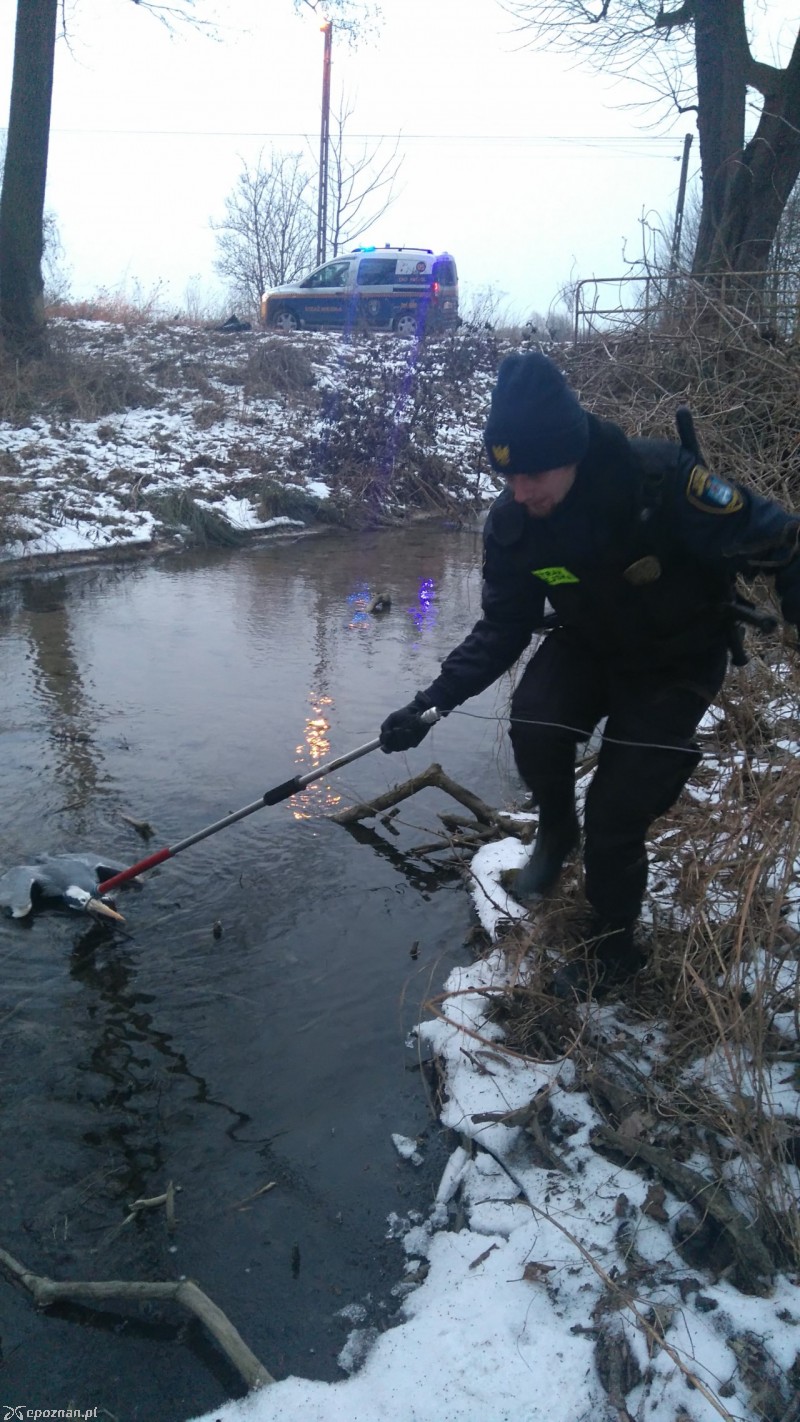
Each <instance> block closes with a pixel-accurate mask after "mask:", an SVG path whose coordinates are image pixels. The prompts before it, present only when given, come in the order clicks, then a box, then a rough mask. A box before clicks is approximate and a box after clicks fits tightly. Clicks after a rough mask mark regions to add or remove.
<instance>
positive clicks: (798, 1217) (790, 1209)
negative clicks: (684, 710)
mask: <svg viewBox="0 0 800 1422" xmlns="http://www.w3.org/2000/svg"><path fill="white" fill-rule="evenodd" d="M762 652H763V656H758V657H755V658H753V660H751V662H750V663H749V665H748V667H747V668H745V669H743V670H742V671H739V672H736V673H735V674H734V676H733V677H731V679H730V680H729V684H728V688H727V691H726V693H725V695H724V700H723V702H722V703H721V707H720V709H724V710H725V717H724V720H720V722H719V724H718V726H717V727H716V729H715V730H714V732H713V734H711V735H708V736H706V737H705V739H704V742H703V749H704V760H703V762H702V764H701V766H700V767H699V769H698V772H697V773H696V775H695V776H694V778H693V780H692V781H691V782H690V784H689V787H688V788H687V791H686V792H684V795H683V796H682V797H681V799H680V800H679V801H678V803H677V805H676V806H674V807H673V809H672V810H671V811H670V812H669V814H668V815H666V816H665V817H664V818H663V819H662V820H660V821H658V822H657V823H656V825H655V826H654V828H653V832H652V838H651V841H650V845H649V849H650V859H651V873H650V896H649V898H648V900H647V901H646V905H645V913H644V916H643V927H642V935H641V936H642V940H643V943H644V945H645V946H646V947H647V948H648V950H649V967H648V971H647V973H645V974H643V975H642V976H641V977H640V978H639V979H638V980H637V981H636V983H635V984H633V985H630V986H629V987H628V988H627V989H625V990H624V991H623V992H622V993H621V996H620V1004H621V1007H620V1010H621V1011H622V1013H623V1016H624V1015H625V1014H629V1021H630V1022H631V1023H634V1024H635V1025H636V1028H637V1032H639V1033H640V1034H641V1032H642V1031H647V1030H648V1024H649V1030H651V1031H652V1033H653V1034H659V1033H664V1034H665V1039H664V1048H663V1051H662V1052H661V1053H660V1055H659V1057H658V1061H657V1064H656V1066H655V1069H654V1070H652V1071H650V1070H649V1069H648V1071H647V1072H646V1073H644V1074H642V1075H641V1076H639V1077H638V1078H637V1079H636V1081H635V1089H634V1090H633V1095H634V1096H635V1095H636V1093H638V1094H639V1102H638V1106H637V1108H636V1109H637V1110H640V1111H641V1113H642V1115H643V1118H645V1119H646V1120H647V1122H648V1124H647V1125H646V1127H645V1128H644V1129H645V1134H646V1139H647V1140H648V1142H649V1143H651V1144H653V1145H656V1146H658V1147H660V1148H662V1149H663V1150H664V1151H667V1152H669V1155H670V1158H672V1159H676V1160H679V1161H680V1160H684V1161H686V1160H690V1159H693V1158H694V1159H695V1160H696V1159H697V1157H702V1158H703V1159H704V1160H705V1162H706V1166H705V1170H704V1173H705V1174H706V1176H707V1178H709V1179H714V1180H716V1181H717V1182H718V1184H719V1186H720V1188H721V1189H723V1190H724V1191H726V1192H727V1194H728V1195H729V1196H730V1198H731V1199H732V1200H733V1201H734V1202H735V1204H736V1206H737V1208H738V1209H739V1210H740V1211H741V1212H742V1214H743V1215H744V1216H746V1217H747V1219H748V1220H750V1221H751V1222H752V1229H753V1231H754V1232H755V1233H756V1234H757V1235H758V1237H759V1239H760V1240H761V1241H763V1244H764V1246H765V1248H766V1249H767V1251H768V1252H769V1254H770V1256H771V1258H772V1260H773V1262H774V1265H775V1267H778V1268H781V1267H782V1268H787V1269H795V1270H796V1269H800V1190H799V1189H798V1185H799V1184H800V1172H799V1171H798V1167H800V1114H799V1113H798V1112H797V1097H796V1096H794V1095H793V1092H794V1091H796V1089H797V1088H798V1086H799V1085H800V929H799V928H798V927H797V926H796V925H797V924H798V923H800V913H799V912H798V906H799V905H800V884H798V881H797V873H798V865H799V864H800V765H798V763H797V760H796V758H795V754H794V749H793V746H791V745H790V744H789V743H788V742H789V740H790V739H794V738H795V737H796V735H797V708H798V705H800V658H798V654H797V652H796V651H795V650H794V649H791V651H790V652H789V657H788V659H787V658H786V657H785V655H784V653H785V649H784V648H782V647H781V645H780V641H779V639H778V637H777V635H776V636H775V637H774V638H773V639H772V642H771V644H768V645H767V646H765V647H764V648H763V649H762ZM737 680H738V685H737V684H736V681H737ZM585 913H586V905H585V900H584V898H583V890H582V882H581V873H580V869H579V868H578V869H577V870H576V871H575V872H574V873H573V872H572V871H569V872H568V873H567V874H566V875H565V879H564V881H563V883H562V886H560V888H559V891H558V893H557V894H555V895H553V897H552V898H551V899H550V900H549V901H548V902H547V903H546V904H545V905H544V907H543V909H542V910H541V911H540V912H539V913H538V914H537V917H536V919H535V921H534V922H532V923H528V922H525V923H522V924H517V925H515V926H514V927H513V928H510V929H509V932H508V934H507V936H506V937H504V938H503V940H502V946H503V948H504V950H505V956H506V962H507V964H508V987H507V988H506V990H505V991H504V992H503V993H500V994H497V995H495V996H494V997H493V999H492V1010H491V1015H492V1016H493V1017H494V1019H495V1020H500V1021H502V1023H503V1025H504V1027H505V1029H506V1039H505V1045H506V1048H507V1049H508V1050H509V1051H512V1052H513V1053H515V1054H518V1053H523V1054H525V1055H527V1056H531V1057H533V1058H535V1059H537V1060H542V1061H553V1060H558V1059H562V1058H563V1059H565V1058H567V1057H569V1058H570V1059H571V1060H572V1061H573V1063H574V1064H575V1066H576V1068H577V1080H578V1082H579V1083H583V1084H587V1083H591V1081H592V1080H593V1079H594V1077H595V1076H596V1075H597V1074H598V1073H601V1074H603V1075H604V1076H610V1077H611V1078H612V1079H613V1078H615V1077H617V1076H618V1075H619V1076H620V1077H621V1078H623V1079H625V1080H626V1081H627V1082H628V1084H629V1085H630V1084H631V1074H630V1060H629V1048H630V1041H628V1042H626V1045H625V1047H624V1049H623V1050H622V1051H621V1052H620V1053H617V1052H616V1050H615V1047H614V1043H613V1042H612V1043H611V1044H609V1040H608V1032H607V1030H605V1031H604V1030H601V1031H599V1032H596V1031H595V1030H594V1028H593V1016H592V1012H591V1011H590V1012H589V1014H588V1015H586V1014H585V1013H583V1012H582V1010H580V1009H577V1008H576V1007H575V1006H572V1005H569V1004H563V1003H558V1002H555V1001H554V999H553V998H552V996H551V994H550V992H549V990H548V985H549V981H550V978H551V975H552V971H553V960H554V958H555V959H556V960H557V959H559V958H561V957H563V956H567V957H569V956H581V954H582V952H583V951H585V944H584V943H582V941H581V924H582V922H583V921H584V919H585ZM543 945H546V946H547V949H548V950H550V952H549V953H548V956H547V958H546V959H545V958H544V957H543V953H542V948H543ZM436 1010H438V1011H442V1010H444V1011H445V1012H446V1010H447V1003H446V1000H444V1001H443V1000H439V1001H438V1002H437V1004H436ZM492 1050H494V1051H497V1050H502V1048H499V1047H498V1044H497V1043H493V1044H492ZM589 1089H590V1088H589ZM628 1109H630V1110H631V1111H632V1110H633V1107H632V1106H630V1107H629V1108H628ZM609 1119H611V1120H612V1122H613V1124H615V1125H617V1124H618V1123H619V1122H618V1119H615V1118H614V1116H613V1113H612V1115H611V1117H610V1118H609Z"/></svg>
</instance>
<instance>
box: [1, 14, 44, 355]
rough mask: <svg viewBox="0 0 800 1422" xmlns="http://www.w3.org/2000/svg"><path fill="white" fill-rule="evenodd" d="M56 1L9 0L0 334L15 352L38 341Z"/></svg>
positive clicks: (34, 348)
mask: <svg viewBox="0 0 800 1422" xmlns="http://www.w3.org/2000/svg"><path fill="white" fill-rule="evenodd" d="M57 18H58V0H17V28H16V37H15V41H14V74H13V79H12V84H11V108H10V113H9V120H8V140H7V144H6V161H5V172H4V175H3V191H2V195H0V332H2V335H3V338H4V339H5V341H6V342H7V344H8V345H9V347H10V349H12V350H13V351H15V352H16V353H17V354H19V355H22V356H35V355H37V354H40V353H41V350H42V347H43V342H44V295H43V293H44V283H43V280H42V250H43V246H44V242H43V222H44V191H45V183H46V181H47V155H48V150H49V145H50V106H51V99H52V94H53V64H54V57H55V41H56V23H57Z"/></svg>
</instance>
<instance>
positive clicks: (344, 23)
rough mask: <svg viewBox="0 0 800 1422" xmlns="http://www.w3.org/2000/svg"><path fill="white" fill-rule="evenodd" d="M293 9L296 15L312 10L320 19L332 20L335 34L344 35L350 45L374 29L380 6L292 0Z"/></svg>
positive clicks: (352, 0) (350, 0) (353, 0)
mask: <svg viewBox="0 0 800 1422" xmlns="http://www.w3.org/2000/svg"><path fill="white" fill-rule="evenodd" d="M294 8H295V10H297V11H298V13H300V12H301V11H303V10H312V11H313V12H314V14H315V15H319V16H320V18H321V19H324V20H333V21H334V23H335V25H336V32H337V34H340V35H345V36H346V37H347V40H348V41H349V43H350V44H352V45H355V44H357V43H358V41H359V40H360V39H363V38H364V37H365V36H367V35H368V34H369V33H370V32H371V31H372V30H373V29H375V28H376V27H377V25H378V24H379V22H380V16H381V7H380V5H378V4H373V3H371V0H294Z"/></svg>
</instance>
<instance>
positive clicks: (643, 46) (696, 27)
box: [504, 0, 800, 275]
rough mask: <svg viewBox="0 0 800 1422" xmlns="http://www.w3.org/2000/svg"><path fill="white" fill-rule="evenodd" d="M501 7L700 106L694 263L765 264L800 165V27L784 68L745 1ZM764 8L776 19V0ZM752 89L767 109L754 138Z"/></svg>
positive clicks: (638, 0)
mask: <svg viewBox="0 0 800 1422" xmlns="http://www.w3.org/2000/svg"><path fill="white" fill-rule="evenodd" d="M750 4H751V5H752V8H753V9H754V8H755V0H750ZM504 8H505V9H506V10H507V11H509V12H510V13H511V14H513V15H514V16H515V17H516V18H517V19H518V20H519V21H520V27H521V29H522V30H523V31H529V32H530V33H531V35H532V42H533V43H542V44H545V45H549V46H551V47H553V48H557V49H559V50H561V51H568V52H573V53H574V52H575V51H584V52H585V53H586V54H587V56H588V58H589V60H590V62H591V63H592V64H593V65H595V66H596V67H598V68H600V69H602V71H603V72H604V73H606V74H618V75H619V74H625V75H626V76H627V77H634V78H637V79H640V80H641V82H642V83H643V84H645V85H647V86H648V87H649V89H650V91H651V93H652V94H655V95H656V97H657V98H660V99H661V100H666V101H667V102H668V104H669V105H670V106H671V107H672V108H673V110H677V111H679V112H686V111H687V110H689V109H695V110H696V112H697V129H698V133H699V137H700V163H701V173H702V185H703V202H702V212H701V217H700V224H699V229H698V234H697V244H696V248H695V253H694V263H693V270H694V272H695V273H696V274H698V275H701V274H705V273H709V272H725V271H730V272H738V273H742V272H758V273H761V272H763V271H764V270H765V269H766V267H767V265H768V263H769V260H770V251H771V248H772V246H773V243H774V241H775V237H776V233H777V230H778V224H779V222H780V218H781V213H782V212H783V210H784V208H785V206H786V204H787V202H788V199H789V195H790V193H791V192H792V189H793V187H794V185H795V183H796V181H797V179H798V176H800V32H799V33H797V34H795V35H794V43H793V48H792V52H791V55H790V57H789V60H788V63H787V64H786V66H785V67H784V68H779V67H778V66H777V65H774V64H767V63H764V62H762V61H760V60H757V59H756V58H755V56H754V53H753V49H752V46H751V40H750V35H749V31H748V20H749V18H750V15H749V13H748V0H674V4H673V5H672V7H671V8H670V7H668V5H667V3H666V0H616V3H613V0H504ZM760 10H761V12H762V15H763V17H764V18H765V19H767V20H769V19H770V18H776V19H777V18H778V16H777V8H776V7H775V6H774V5H771V3H770V0H762V3H761V5H760ZM753 95H757V96H760V112H759V117H758V122H757V124H756V126H755V131H754V132H753V133H752V135H751V136H750V137H749V138H748V136H747V132H748V125H747V119H748V106H750V105H752V102H753ZM757 102H758V101H757Z"/></svg>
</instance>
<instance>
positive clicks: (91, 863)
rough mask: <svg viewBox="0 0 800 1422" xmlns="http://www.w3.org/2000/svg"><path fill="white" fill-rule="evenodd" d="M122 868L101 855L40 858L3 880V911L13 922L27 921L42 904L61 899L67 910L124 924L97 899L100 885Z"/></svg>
mask: <svg viewBox="0 0 800 1422" xmlns="http://www.w3.org/2000/svg"><path fill="white" fill-rule="evenodd" d="M123 867H124V866H123V865H121V864H117V863H116V862H115V861H114V860H113V859H104V858H103V857H102V856H101V855H92V854H40V855H38V856H37V858H36V859H35V860H34V862H33V863H32V864H20V865H18V866H17V867H16V868H15V869H8V870H6V873H5V874H3V876H2V878H0V908H1V909H4V910H5V911H6V913H8V914H10V915H11V917H12V918H27V916H28V914H29V913H30V912H31V910H32V909H34V908H36V907H37V905H38V904H39V903H40V902H41V901H46V900H48V899H50V900H55V899H60V900H61V901H62V903H65V904H66V905H67V907H68V908H73V909H79V910H82V911H86V912H89V913H98V914H101V915H102V916H103V917H104V918H113V919H115V920H116V921H117V922H118V923H124V919H123V917H122V914H120V913H117V911H116V909H113V908H111V906H110V905H109V904H106V903H103V901H102V899H101V898H99V897H98V887H99V885H100V883H101V881H102V880H103V879H108V878H109V877H110V875H111V874H114V873H116V872H117V871H118V870H119V869H121V868H123Z"/></svg>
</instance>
